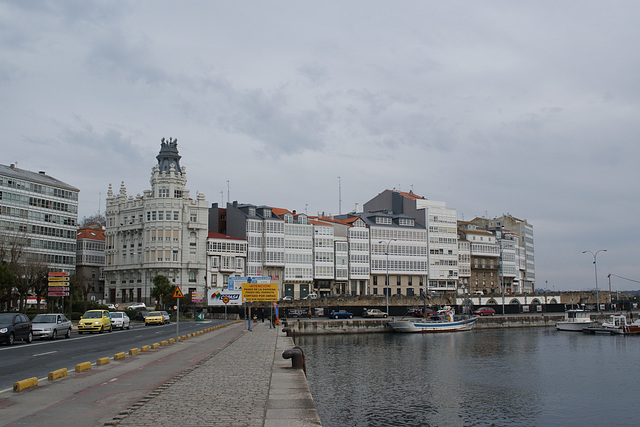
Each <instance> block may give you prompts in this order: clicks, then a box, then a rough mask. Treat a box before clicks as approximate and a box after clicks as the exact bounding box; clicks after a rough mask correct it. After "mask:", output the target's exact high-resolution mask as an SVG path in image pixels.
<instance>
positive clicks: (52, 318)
mask: <svg viewBox="0 0 640 427" xmlns="http://www.w3.org/2000/svg"><path fill="white" fill-rule="evenodd" d="M31 326H32V331H33V337H34V338H50V339H52V340H55V339H56V338H58V335H64V337H65V338H70V337H71V320H69V319H67V317H66V316H65V315H64V314H62V313H50V314H38V315H37V316H36V317H34V318H33V320H32V321H31Z"/></svg>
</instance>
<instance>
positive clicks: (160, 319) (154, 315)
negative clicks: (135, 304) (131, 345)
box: [144, 311, 164, 326]
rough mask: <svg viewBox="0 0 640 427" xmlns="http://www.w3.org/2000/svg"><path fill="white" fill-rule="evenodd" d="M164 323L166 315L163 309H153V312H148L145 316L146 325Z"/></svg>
mask: <svg viewBox="0 0 640 427" xmlns="http://www.w3.org/2000/svg"><path fill="white" fill-rule="evenodd" d="M163 324H164V315H163V314H162V312H161V311H152V312H151V313H149V314H147V316H146V317H145V318H144V325H145V326H149V325H163Z"/></svg>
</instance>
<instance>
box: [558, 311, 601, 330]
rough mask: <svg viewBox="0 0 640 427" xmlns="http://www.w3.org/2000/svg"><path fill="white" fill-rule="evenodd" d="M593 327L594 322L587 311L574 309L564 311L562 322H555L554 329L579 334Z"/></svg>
mask: <svg viewBox="0 0 640 427" xmlns="http://www.w3.org/2000/svg"><path fill="white" fill-rule="evenodd" d="M593 325H594V322H593V321H592V320H591V314H590V313H589V312H588V311H585V310H582V309H576V310H567V311H565V313H564V320H558V321H557V322H556V329H557V330H558V331H573V332H580V331H582V330H583V329H584V328H588V327H589V326H593Z"/></svg>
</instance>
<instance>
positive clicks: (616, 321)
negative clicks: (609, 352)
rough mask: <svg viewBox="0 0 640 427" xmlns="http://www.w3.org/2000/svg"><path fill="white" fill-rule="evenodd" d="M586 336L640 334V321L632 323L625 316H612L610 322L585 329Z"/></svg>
mask: <svg viewBox="0 0 640 427" xmlns="http://www.w3.org/2000/svg"><path fill="white" fill-rule="evenodd" d="M582 332H584V333H585V334H610V335H616V334H620V335H631V334H640V319H637V320H636V321H635V322H633V323H630V322H629V320H628V319H627V317H626V316H625V315H624V314H612V315H611V317H610V318H609V321H608V322H602V325H600V326H590V327H587V328H583V329H582Z"/></svg>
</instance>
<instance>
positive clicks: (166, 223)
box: [104, 138, 208, 306]
mask: <svg viewBox="0 0 640 427" xmlns="http://www.w3.org/2000/svg"><path fill="white" fill-rule="evenodd" d="M156 159H157V161H158V163H157V164H156V165H155V166H153V168H152V171H151V189H148V190H144V192H143V194H142V195H140V194H138V195H137V196H135V197H133V196H129V195H128V194H127V189H126V187H125V185H124V182H123V183H122V184H121V186H120V190H119V192H118V193H115V192H114V191H113V189H112V187H111V185H109V190H108V192H107V203H106V220H107V224H106V229H105V242H106V249H105V255H106V265H105V270H104V271H105V299H106V300H107V301H108V302H110V303H114V302H119V303H120V302H124V303H126V302H144V303H145V304H147V305H149V306H153V305H154V302H155V300H154V299H153V298H152V296H151V289H152V288H153V282H152V280H153V278H154V277H155V276H157V275H164V276H166V277H168V278H169V280H170V282H171V283H173V284H176V285H179V286H180V289H181V291H182V293H183V294H185V295H186V294H188V293H197V294H200V295H204V291H205V288H206V283H205V280H206V278H207V267H206V257H207V234H208V231H207V225H208V211H207V202H206V200H205V196H204V194H202V193H199V194H197V196H196V197H195V199H193V198H191V196H190V192H189V190H188V189H187V188H186V185H187V172H186V167H184V166H183V167H180V159H181V156H180V155H179V154H178V144H177V140H173V139H169V140H168V141H165V140H164V138H163V139H162V143H161V147H160V153H159V154H158V156H157V157H156Z"/></svg>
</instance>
